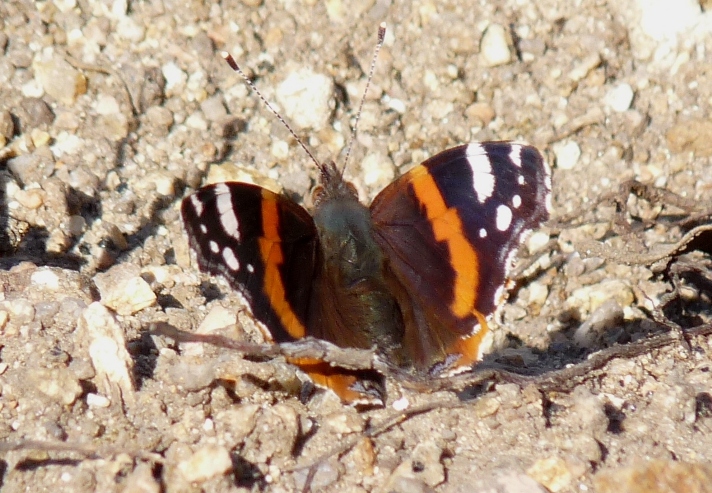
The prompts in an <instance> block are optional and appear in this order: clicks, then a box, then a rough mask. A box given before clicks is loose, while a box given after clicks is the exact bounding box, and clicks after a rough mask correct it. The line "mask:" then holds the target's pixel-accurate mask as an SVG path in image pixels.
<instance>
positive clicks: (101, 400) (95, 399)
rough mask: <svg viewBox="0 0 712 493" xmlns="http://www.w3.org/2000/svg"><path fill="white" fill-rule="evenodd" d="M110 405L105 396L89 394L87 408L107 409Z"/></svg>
mask: <svg viewBox="0 0 712 493" xmlns="http://www.w3.org/2000/svg"><path fill="white" fill-rule="evenodd" d="M110 405H111V401H110V400H109V399H108V398H107V397H104V396H103V395H100V394H94V393H93V392H90V393H88V394H87V406H89V407H99V408H105V407H109V406H110Z"/></svg>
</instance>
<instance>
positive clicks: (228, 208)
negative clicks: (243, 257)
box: [215, 183, 240, 241]
mask: <svg viewBox="0 0 712 493" xmlns="http://www.w3.org/2000/svg"><path fill="white" fill-rule="evenodd" d="M215 195H216V196H217V201H216V205H217V208H218V214H219V215H220V224H222V227H223V230H224V231H225V234H227V235H228V236H232V237H233V238H235V239H236V240H237V241H240V225H239V223H238V221H237V215H236V214H235V209H233V207H232V194H231V193H230V189H229V188H228V186H227V185H225V184H224V183H219V184H218V185H216V186H215Z"/></svg>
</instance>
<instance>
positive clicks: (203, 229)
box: [200, 224, 208, 234]
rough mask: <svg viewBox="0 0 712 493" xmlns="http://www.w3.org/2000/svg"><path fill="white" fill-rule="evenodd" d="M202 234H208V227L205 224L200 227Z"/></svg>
mask: <svg viewBox="0 0 712 493" xmlns="http://www.w3.org/2000/svg"><path fill="white" fill-rule="evenodd" d="M200 232H201V233H203V234H205V233H207V232H208V227H207V226H206V225H205V224H201V225H200Z"/></svg>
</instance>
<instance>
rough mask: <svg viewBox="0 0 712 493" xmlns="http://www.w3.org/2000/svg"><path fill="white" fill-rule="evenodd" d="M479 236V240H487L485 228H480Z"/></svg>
mask: <svg viewBox="0 0 712 493" xmlns="http://www.w3.org/2000/svg"><path fill="white" fill-rule="evenodd" d="M479 234H480V238H487V230H486V229H485V228H480V231H479Z"/></svg>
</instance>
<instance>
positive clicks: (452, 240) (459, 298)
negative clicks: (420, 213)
mask: <svg viewBox="0 0 712 493" xmlns="http://www.w3.org/2000/svg"><path fill="white" fill-rule="evenodd" d="M410 176H411V180H410V183H411V185H412V186H413V189H414V190H415V196H416V198H417V199H418V201H419V202H420V203H421V205H422V206H423V207H424V208H425V212H426V214H427V216H428V220H429V221H430V223H431V224H432V227H433V232H434V233H435V239H436V240H437V241H442V242H445V243H446V244H447V247H448V250H449V252H450V265H451V266H452V269H453V271H454V272H455V289H454V299H453V302H452V303H451V304H450V310H451V311H452V312H453V313H454V314H455V316H457V317H466V316H468V315H471V314H473V310H474V309H475V301H476V293H477V286H478V285H479V279H478V278H477V273H478V270H479V262H478V259H477V252H475V250H474V249H473V248H472V245H471V244H470V242H469V241H468V240H467V238H466V237H465V231H464V229H463V227H462V221H461V220H460V216H459V215H458V213H457V210H455V209H454V208H448V207H447V205H446V204H445V200H444V199H443V196H442V194H441V193H440V189H439V188H438V186H437V184H436V183H435V180H434V179H433V177H432V176H431V175H430V173H429V172H428V170H427V168H425V167H424V166H421V167H418V168H415V169H414V170H413V171H411V172H410Z"/></svg>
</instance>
